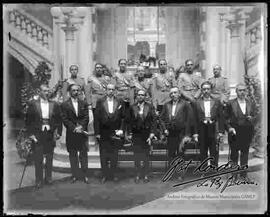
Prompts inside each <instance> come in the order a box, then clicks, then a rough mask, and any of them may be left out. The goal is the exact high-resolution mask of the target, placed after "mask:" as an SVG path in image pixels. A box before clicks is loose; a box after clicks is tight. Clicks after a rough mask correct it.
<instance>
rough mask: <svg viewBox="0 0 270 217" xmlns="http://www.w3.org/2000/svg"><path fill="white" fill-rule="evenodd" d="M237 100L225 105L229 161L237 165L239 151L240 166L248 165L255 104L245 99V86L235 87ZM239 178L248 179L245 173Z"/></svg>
mask: <svg viewBox="0 0 270 217" xmlns="http://www.w3.org/2000/svg"><path fill="white" fill-rule="evenodd" d="M236 94H237V98H236V99H232V100H230V101H229V103H228V105H227V112H226V113H227V114H226V116H227V121H226V123H227V129H228V132H229V135H228V136H229V138H228V140H229V145H230V149H231V154H230V159H231V160H232V161H233V163H234V164H236V165H237V164H238V158H239V151H240V166H241V167H242V166H246V165H248V154H249V147H250V143H251V141H252V138H253V135H254V123H255V122H256V121H255V118H256V117H255V104H254V103H253V102H251V101H250V100H249V99H247V98H246V94H247V88H246V85H245V84H238V85H237V86H236ZM240 177H241V178H243V179H248V177H247V171H243V172H241V173H240Z"/></svg>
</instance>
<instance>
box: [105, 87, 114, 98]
mask: <svg viewBox="0 0 270 217" xmlns="http://www.w3.org/2000/svg"><path fill="white" fill-rule="evenodd" d="M106 94H107V96H108V97H110V98H111V97H113V96H114V95H115V85H114V84H108V85H107V89H106Z"/></svg>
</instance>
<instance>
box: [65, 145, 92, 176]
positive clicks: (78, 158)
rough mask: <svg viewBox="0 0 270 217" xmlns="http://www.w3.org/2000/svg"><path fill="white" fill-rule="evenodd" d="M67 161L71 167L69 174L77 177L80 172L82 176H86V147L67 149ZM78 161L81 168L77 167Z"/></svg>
mask: <svg viewBox="0 0 270 217" xmlns="http://www.w3.org/2000/svg"><path fill="white" fill-rule="evenodd" d="M78 154H79V155H78ZM69 161H70V167H71V174H72V176H73V177H75V178H77V179H79V177H80V174H81V173H82V176H83V177H87V170H88V155H87V149H86V147H85V148H83V149H82V150H80V151H77V150H72V149H71V150H69ZM79 162H80V164H81V170H80V167H79Z"/></svg>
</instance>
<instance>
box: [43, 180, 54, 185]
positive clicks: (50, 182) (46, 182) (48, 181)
mask: <svg viewBox="0 0 270 217" xmlns="http://www.w3.org/2000/svg"><path fill="white" fill-rule="evenodd" d="M44 183H45V184H46V185H52V183H53V181H52V180H51V179H45V181H44Z"/></svg>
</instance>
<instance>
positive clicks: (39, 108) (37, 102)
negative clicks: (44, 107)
mask: <svg viewBox="0 0 270 217" xmlns="http://www.w3.org/2000/svg"><path fill="white" fill-rule="evenodd" d="M35 104H36V108H37V112H38V114H39V117H40V118H41V119H42V112H41V102H40V98H39V99H38V100H37V101H36V103H35Z"/></svg>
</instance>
